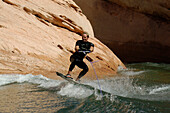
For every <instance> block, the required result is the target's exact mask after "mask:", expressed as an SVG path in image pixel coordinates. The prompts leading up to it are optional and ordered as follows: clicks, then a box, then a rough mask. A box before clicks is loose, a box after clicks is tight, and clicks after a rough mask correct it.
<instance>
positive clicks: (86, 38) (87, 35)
mask: <svg viewBox="0 0 170 113" xmlns="http://www.w3.org/2000/svg"><path fill="white" fill-rule="evenodd" d="M88 38H89V34H88V33H87V32H84V33H83V34H82V40H83V41H84V42H87V40H88Z"/></svg>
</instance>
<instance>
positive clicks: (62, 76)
mask: <svg viewBox="0 0 170 113" xmlns="http://www.w3.org/2000/svg"><path fill="white" fill-rule="evenodd" d="M56 74H57V75H58V76H60V77H61V78H63V79H65V80H67V81H68V82H70V83H72V84H75V85H79V86H83V87H86V88H89V89H92V90H94V89H95V88H94V87H92V86H90V85H86V84H83V83H80V82H77V81H75V80H74V79H71V78H69V77H67V76H66V75H64V74H62V73H60V72H56Z"/></svg>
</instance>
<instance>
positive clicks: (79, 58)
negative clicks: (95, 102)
mask: <svg viewBox="0 0 170 113" xmlns="http://www.w3.org/2000/svg"><path fill="white" fill-rule="evenodd" d="M88 39H89V34H88V33H86V32H84V33H83V34H82V40H78V41H77V42H76V46H75V51H76V52H75V53H73V55H71V57H70V61H71V64H70V67H69V71H68V73H67V75H66V76H67V77H70V78H72V77H71V75H70V74H71V72H72V70H73V69H74V67H75V65H77V66H78V67H79V68H81V69H83V70H82V71H81V72H80V74H79V76H78V77H77V78H76V81H79V80H80V78H81V77H83V76H84V75H85V74H86V73H87V72H88V70H89V68H88V66H87V65H86V64H85V62H84V61H83V59H84V58H85V57H86V59H87V60H89V61H90V62H91V61H92V59H91V58H90V57H88V56H86V55H87V54H88V53H90V52H93V50H94V44H93V43H91V42H88Z"/></svg>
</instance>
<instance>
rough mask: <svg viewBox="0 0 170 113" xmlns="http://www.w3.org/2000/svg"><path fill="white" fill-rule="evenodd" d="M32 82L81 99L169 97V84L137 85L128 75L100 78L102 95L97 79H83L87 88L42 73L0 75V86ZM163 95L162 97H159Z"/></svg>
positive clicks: (150, 98) (148, 98)
mask: <svg viewBox="0 0 170 113" xmlns="http://www.w3.org/2000/svg"><path fill="white" fill-rule="evenodd" d="M24 82H28V83H32V84H37V85H38V87H40V88H44V89H46V90H54V91H56V92H57V94H59V95H62V96H67V97H74V98H78V99H83V98H86V97H89V96H91V95H93V94H94V95H95V96H96V99H101V96H105V97H109V98H110V99H111V100H114V96H115V97H116V96H121V97H126V98H137V99H142V100H163V101H164V100H166V101H167V99H168V98H166V97H169V96H168V95H169V90H170V85H164V86H154V87H146V86H138V85H137V84H135V83H134V79H133V78H129V77H114V78H110V79H106V80H100V81H99V83H100V86H101V90H102V93H103V95H102V94H101V93H100V92H99V90H100V88H99V85H98V81H96V80H94V81H84V84H86V85H89V86H92V87H94V90H93V89H89V88H87V87H83V86H78V85H74V84H70V83H68V82H66V81H65V80H52V79H49V78H46V77H44V76H43V75H37V76H34V75H32V74H27V75H21V74H10V75H9V74H6V75H0V86H4V85H8V84H12V83H24ZM162 95H164V97H161V96H162ZM168 101H169V99H168Z"/></svg>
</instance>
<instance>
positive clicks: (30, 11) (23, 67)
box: [0, 0, 124, 79]
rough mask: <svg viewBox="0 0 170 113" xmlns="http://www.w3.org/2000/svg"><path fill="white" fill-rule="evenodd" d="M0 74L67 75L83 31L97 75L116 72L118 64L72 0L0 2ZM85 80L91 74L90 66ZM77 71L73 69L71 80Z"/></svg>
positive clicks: (13, 0)
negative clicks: (86, 35) (91, 44)
mask: <svg viewBox="0 0 170 113" xmlns="http://www.w3.org/2000/svg"><path fill="white" fill-rule="evenodd" d="M0 12H1V13H0V73H1V74H4V73H5V74H7V73H17V74H18V73H20V74H28V73H31V74H34V75H37V74H42V75H45V76H46V77H49V78H53V79H59V78H58V77H57V76H56V74H55V72H56V71H59V72H63V73H65V74H66V73H67V70H68V68H69V64H70V62H69V56H70V55H71V54H72V52H73V51H74V45H75V42H76V41H77V40H80V39H81V36H80V34H81V33H82V32H83V31H87V32H88V33H89V34H90V39H89V40H90V41H91V42H93V43H94V44H95V50H94V52H93V53H91V54H90V55H89V56H90V57H92V58H93V59H94V60H95V61H96V60H98V61H99V62H97V63H94V66H95V68H96V70H97V74H98V75H102V77H106V76H103V75H108V76H109V75H110V76H113V74H115V73H116V71H117V67H118V65H122V66H124V65H123V64H122V62H121V61H120V60H119V59H118V58H117V57H116V56H115V55H114V54H113V52H112V51H111V50H109V49H108V48H107V47H106V46H105V45H104V44H102V43H101V42H100V41H99V40H97V39H96V38H94V34H93V29H92V27H91V24H90V22H89V21H88V19H87V18H86V16H85V15H84V14H83V13H82V11H81V9H80V8H79V7H78V6H77V5H76V4H75V3H74V2H73V1H72V0H22V1H21V0H1V1H0ZM85 62H87V64H88V65H89V68H90V71H89V72H88V74H87V76H86V77H87V78H93V77H92V76H93V75H94V74H93V73H94V72H93V70H92V67H91V66H90V63H89V62H88V61H86V60H85ZM78 72H80V70H79V69H78V68H76V69H75V70H74V73H73V75H74V76H73V77H74V78H75V77H76V76H77V74H78Z"/></svg>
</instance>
